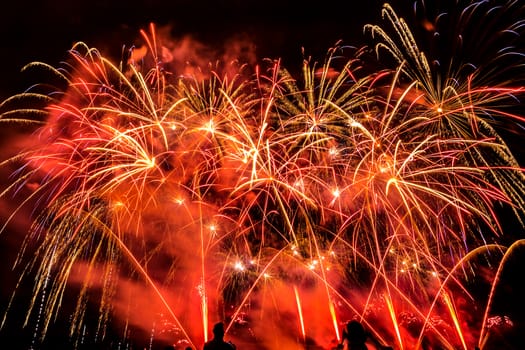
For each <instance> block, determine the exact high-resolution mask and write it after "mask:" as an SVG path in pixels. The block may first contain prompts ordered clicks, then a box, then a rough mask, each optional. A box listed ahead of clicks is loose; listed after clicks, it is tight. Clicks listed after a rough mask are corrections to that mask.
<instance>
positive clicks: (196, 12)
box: [0, 0, 382, 96]
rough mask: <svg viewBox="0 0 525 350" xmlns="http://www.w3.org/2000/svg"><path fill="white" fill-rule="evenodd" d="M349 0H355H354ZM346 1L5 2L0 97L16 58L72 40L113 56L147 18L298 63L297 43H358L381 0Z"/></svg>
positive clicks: (53, 59)
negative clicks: (243, 41) (241, 40)
mask: <svg viewBox="0 0 525 350" xmlns="http://www.w3.org/2000/svg"><path fill="white" fill-rule="evenodd" d="M355 3H357V2H355ZM366 4H367V6H365V5H356V4H354V5H352V6H350V7H348V6H347V5H345V2H344V1H336V0H327V1H323V2H322V4H320V5H313V4H309V3H306V2H300V1H295V2H294V1H288V0H282V1H276V0H270V1H242V0H237V1H236V0H222V1H208V2H206V1H192V0H174V1H160V0H153V1H145V0H143V1H139V0H133V1H121V0H118V1H102V0H93V1H64V0H44V1H35V0H31V1H10V2H9V5H8V6H4V7H3V8H2V11H1V12H0V32H1V33H2V40H1V42H0V51H1V52H2V58H1V65H0V67H1V68H0V69H1V72H0V73H1V74H0V76H1V77H2V78H1V79H0V92H1V93H2V95H3V96H5V95H11V94H12V93H14V92H19V91H20V89H23V88H26V87H27V86H26V85H24V83H25V81H24V80H23V79H24V77H23V76H22V75H20V69H21V68H22V66H23V65H25V64H27V63H30V62H32V61H42V62H46V63H49V64H52V65H56V64H57V63H58V62H59V61H60V60H61V59H63V58H64V57H65V56H66V51H67V50H68V49H70V48H71V45H72V44H74V43H75V42H77V41H83V42H85V43H87V44H88V45H89V46H91V47H96V48H98V49H99V50H101V51H102V52H103V53H104V54H105V55H107V56H110V57H113V58H114V59H115V60H117V61H118V59H119V57H118V56H119V54H120V52H121V48H122V46H123V45H126V46H128V47H129V46H130V45H132V44H133V43H134V41H135V40H136V39H137V38H138V37H139V34H138V32H139V30H140V29H145V28H147V27H148V25H149V23H151V22H153V23H155V24H156V25H157V26H164V25H170V26H171V28H172V34H173V37H174V38H177V37H182V36H184V35H187V34H191V35H192V37H193V38H195V39H196V40H199V41H201V42H203V43H205V44H208V45H212V46H214V45H218V44H220V43H222V42H224V41H225V40H227V39H229V38H232V37H238V36H240V35H242V36H244V37H245V38H249V40H251V41H252V42H253V43H254V45H255V47H256V53H257V56H258V58H277V57H279V58H282V59H283V60H284V62H285V63H289V64H290V65H296V66H300V64H301V60H302V53H301V49H302V48H305V52H306V53H307V54H309V55H313V56H314V57H318V58H321V57H322V56H323V55H324V54H325V53H326V51H327V49H329V48H330V47H331V46H333V45H334V44H335V43H336V41H338V40H343V42H344V43H345V44H348V45H359V44H360V43H361V42H362V40H363V31H362V26H363V24H365V23H369V22H377V20H378V19H379V18H380V9H381V4H382V1H379V0H371V1H367V2H366Z"/></svg>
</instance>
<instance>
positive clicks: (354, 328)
mask: <svg viewBox="0 0 525 350" xmlns="http://www.w3.org/2000/svg"><path fill="white" fill-rule="evenodd" d="M345 331H346V332H345V336H346V339H347V340H348V342H349V343H350V344H352V345H361V344H364V343H365V342H366V332H365V329H364V328H363V325H362V324H361V323H360V322H359V321H357V320H352V321H349V322H348V323H347V324H346V329H345Z"/></svg>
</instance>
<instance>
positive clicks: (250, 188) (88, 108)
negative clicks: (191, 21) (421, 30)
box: [1, 3, 525, 349]
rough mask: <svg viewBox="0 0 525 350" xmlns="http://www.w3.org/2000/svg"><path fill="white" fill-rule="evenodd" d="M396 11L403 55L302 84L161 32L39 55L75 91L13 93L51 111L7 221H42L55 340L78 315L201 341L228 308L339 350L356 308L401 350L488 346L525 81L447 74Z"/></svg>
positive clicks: (361, 54) (239, 337)
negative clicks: (114, 57) (177, 54)
mask: <svg viewBox="0 0 525 350" xmlns="http://www.w3.org/2000/svg"><path fill="white" fill-rule="evenodd" d="M507 7H508V8H509V9H510V10H516V4H515V3H512V4H508V6H507ZM519 9H520V10H523V9H521V7H520V8H519ZM481 10H484V8H483V6H481V5H479V6H478V5H471V6H470V7H466V8H465V9H464V11H463V12H462V13H463V17H461V18H472V17H475V14H476V13H477V12H476V11H481ZM383 14H384V16H385V17H386V19H387V24H388V25H389V26H391V27H392V28H393V32H392V33H389V31H388V30H387V29H385V28H383V27H381V26H378V25H368V26H366V27H365V28H366V29H367V31H368V32H370V33H372V35H373V37H374V38H375V39H376V40H377V42H376V44H377V46H376V52H377V54H378V55H382V54H383V52H386V53H387V54H389V55H390V57H389V58H392V57H393V58H394V60H393V63H392V64H393V66H392V67H388V68H386V69H377V66H375V64H377V62H376V61H375V60H373V62H371V61H370V60H372V58H371V57H368V56H367V55H368V54H369V53H370V51H371V50H369V49H368V48H363V49H360V50H350V49H349V48H347V47H345V46H342V45H336V46H335V47H333V48H332V49H330V50H329V51H328V54H327V56H326V58H325V61H324V62H323V64H321V65H319V63H317V62H316V61H314V60H312V59H305V60H304V62H303V66H302V75H300V76H299V77H295V76H294V75H293V74H291V73H290V72H289V71H288V70H287V69H286V68H284V67H283V66H282V64H281V62H280V61H279V60H264V61H263V62H261V63H260V64H258V65H252V64H251V62H247V63H246V64H245V63H243V62H238V61H237V62H234V63H229V62H228V63H227V64H226V63H224V62H219V63H216V64H209V65H206V66H202V67H191V69H187V67H184V68H182V69H181V68H180V65H177V64H174V63H173V64H172V60H173V59H174V57H173V55H170V52H169V49H168V48H167V46H165V45H164V44H163V43H162V39H161V38H159V37H157V34H156V31H155V28H154V26H153V25H152V26H151V28H150V29H151V30H150V31H149V32H146V31H143V32H142V33H141V34H142V40H143V41H144V45H143V46H141V48H140V49H135V50H130V52H129V55H128V56H129V57H126V59H124V60H123V61H122V63H121V64H120V65H115V64H114V63H112V62H111V61H110V60H109V59H107V58H105V57H104V56H103V55H102V54H101V53H100V52H99V51H98V50H96V49H93V48H90V47H88V46H87V45H85V44H83V43H78V44H76V45H75V46H74V47H73V48H72V49H71V51H70V60H69V61H68V63H67V65H65V66H64V67H61V68H54V67H51V66H49V65H46V64H42V63H33V64H30V65H29V66H28V67H27V69H30V68H39V67H40V68H44V69H45V70H46V71H48V72H50V73H51V74H52V76H53V80H54V81H55V82H56V83H57V84H56V85H57V86H58V87H52V88H51V87H50V86H49V85H43V84H39V85H37V86H34V87H33V88H32V89H31V90H30V91H27V92H24V93H23V94H21V95H16V96H13V97H11V98H9V99H7V100H6V101H4V103H3V104H2V105H1V108H2V111H3V114H2V118H3V121H5V122H14V123H16V124H15V125H21V126H22V125H26V124H27V125H29V126H32V125H35V126H34V127H33V130H32V131H33V134H32V135H31V138H30V140H28V141H26V142H24V144H23V145H22V146H21V147H20V149H19V151H17V153H16V154H15V155H14V156H13V157H9V158H8V159H6V160H5V161H4V162H3V165H4V167H6V168H9V167H10V166H12V167H14V169H15V174H16V176H15V177H13V180H12V181H11V182H9V183H8V184H6V185H5V188H4V190H3V192H2V198H3V199H7V198H8V196H9V195H11V194H16V197H15V198H17V199H19V200H18V201H17V203H16V205H15V206H14V207H13V208H12V210H10V211H9V214H7V216H6V223H5V224H4V227H3V230H4V231H5V230H7V229H10V227H11V224H12V223H13V222H14V221H15V218H16V217H18V216H19V215H20V214H25V212H26V211H27V210H28V208H29V210H30V211H31V212H32V214H34V215H32V216H31V226H30V229H29V234H28V235H27V237H26V240H25V244H24V246H23V249H22V250H21V252H20V254H19V259H18V261H17V262H18V263H20V264H21V263H27V265H24V266H27V267H26V268H24V270H23V273H22V274H21V275H22V276H21V281H22V279H23V277H25V276H34V281H35V283H34V285H33V297H32V299H31V301H30V305H29V309H28V312H27V317H26V325H28V324H32V325H34V327H35V334H37V337H39V341H44V338H45V335H46V333H47V331H48V329H49V328H50V327H52V325H53V322H54V321H55V319H57V318H59V315H61V317H62V316H63V317H65V316H64V315H67V317H68V318H69V320H70V321H71V327H70V334H69V337H70V338H71V339H72V342H73V343H74V344H75V346H77V347H78V346H81V345H82V344H84V343H85V342H87V340H86V337H85V335H86V332H87V333H90V334H91V335H93V337H92V338H93V340H90V341H93V342H95V343H97V342H99V343H104V342H109V340H107V339H109V338H111V336H110V335H109V333H111V332H110V331H111V330H112V329H113V327H117V328H118V327H123V328H122V329H123V330H121V329H119V331H118V332H121V333H119V334H120V341H121V342H124V343H126V344H132V341H131V339H133V336H134V335H133V332H131V331H130V329H138V330H151V329H153V330H151V334H153V335H152V336H151V338H155V339H160V340H162V341H169V342H172V343H175V342H177V341H178V342H180V343H181V344H182V343H184V344H190V345H193V346H200V344H201V343H202V342H204V341H205V340H207V339H208V329H209V325H210V324H211V323H213V322H214V321H216V320H221V321H227V332H229V333H228V334H229V335H231V337H233V338H234V340H235V341H236V342H238V343H239V344H241V343H242V342H253V341H257V342H258V343H259V344H260V346H261V348H266V347H268V348H279V349H301V348H304V347H305V346H306V347H307V346H309V345H310V343H311V342H315V343H316V344H319V346H323V347H325V348H326V347H328V346H329V344H330V342H331V341H333V340H334V339H335V341H336V342H339V341H340V340H341V339H340V335H339V329H338V327H339V326H340V324H338V322H344V321H345V320H348V319H350V318H353V317H356V318H359V319H360V320H362V322H363V323H364V324H365V325H366V326H367V328H368V329H369V330H370V332H371V333H373V334H375V335H376V337H377V338H378V339H380V340H381V341H383V342H385V343H390V344H392V345H394V346H396V347H399V348H400V349H412V348H413V349H417V348H419V347H421V346H429V347H431V346H436V347H440V348H443V347H444V348H449V349H453V348H465V349H466V348H471V347H473V346H475V345H479V344H487V337H489V336H490V334H488V333H487V332H486V328H484V327H486V325H487V323H488V319H489V317H490V316H489V315H490V313H491V309H490V307H492V305H493V297H494V293H495V289H496V284H497V282H498V281H499V279H500V277H501V273H502V272H501V271H502V269H503V265H499V267H498V269H497V272H496V275H495V277H494V276H493V278H492V279H489V281H492V282H493V283H492V284H491V285H490V288H489V289H490V290H489V292H488V296H486V300H485V304H486V308H484V309H483V311H481V312H478V315H477V316H478V319H476V320H475V321H472V322H471V324H475V325H476V327H467V326H466V325H465V324H464V323H462V322H463V319H464V317H466V316H465V315H464V314H463V313H464V312H465V310H466V309H467V308H468V307H470V306H472V305H475V306H476V307H480V306H479V305H481V304H482V303H483V302H480V300H478V299H477V298H476V296H475V293H477V292H478V291H477V290H473V287H472V285H471V281H472V280H474V279H476V278H478V276H479V275H480V274H481V271H480V270H481V267H484V268H487V270H488V269H489V267H490V266H491V264H497V263H499V262H500V261H501V262H505V261H508V260H509V256H510V255H512V253H513V252H514V250H515V247H519V246H520V243H519V242H521V241H520V239H521V237H519V236H518V237H517V238H516V237H513V238H510V239H509V238H507V235H506V232H505V229H504V226H505V225H504V224H503V223H502V213H505V214H506V212H512V214H513V215H512V217H511V220H513V221H514V222H515V223H516V224H518V225H519V226H518V227H520V232H521V231H522V230H523V222H524V221H523V220H524V218H525V185H524V184H525V181H524V180H525V174H524V171H523V169H522V168H521V167H520V166H519V162H518V159H517V158H516V156H515V154H514V153H513V150H512V149H511V148H510V147H509V146H508V145H507V143H506V142H505V136H504V134H503V133H501V132H500V130H501V127H500V124H502V123H503V121H506V120H510V121H511V122H512V123H513V124H514V125H520V126H522V125H523V123H524V121H525V117H524V116H522V115H521V114H519V113H517V112H515V111H516V110H519V108H518V109H514V111H513V110H511V109H510V105H511V104H512V103H514V106H516V105H517V106H518V107H520V106H521V105H520V104H519V102H518V101H519V100H518V97H519V96H520V95H522V94H523V92H524V88H523V87H522V86H520V85H519V84H517V85H516V83H515V82H513V81H508V80H505V81H504V82H501V83H500V82H497V81H495V82H494V84H491V83H490V82H491V80H490V79H488V77H493V74H492V71H489V72H488V73H486V72H485V71H484V68H485V67H484V66H480V67H479V68H478V67H472V66H470V65H469V64H468V62H464V63H463V64H460V65H456V63H455V62H456V60H458V59H459V58H458V57H455V58H454V64H451V65H450V67H451V69H450V71H448V72H447V74H448V75H447V76H444V75H443V71H442V70H441V69H435V68H434V66H433V65H431V64H429V62H428V59H427V57H426V55H425V53H424V51H422V50H421V49H420V48H419V47H418V43H417V41H416V39H415V38H414V35H413V33H412V32H411V31H410V29H409V27H408V25H407V24H406V23H405V21H404V20H403V19H402V18H400V17H398V15H397V14H396V13H395V11H394V10H393V9H392V7H390V6H389V5H388V4H387V5H385V6H384V8H383ZM425 23H426V22H425ZM428 23H430V22H428ZM428 23H427V24H428ZM435 27H436V26H434V25H427V26H426V28H431V29H432V28H435ZM521 27H522V24H521V25H518V24H515V23H514V24H510V25H509V27H508V28H512V30H513V31H514V32H516V33H518V32H519V30H520V29H521ZM508 30H511V29H508ZM518 49H519V48H516V50H518ZM383 50H385V51H383ZM502 52H503V53H508V55H505V60H506V62H507V60H508V59H509V57H510V58H513V57H520V58H521V56H520V55H518V54H517V53H515V52H514V51H512V53H511V51H509V50H507V49H505V50H504V51H502ZM516 52H517V51H516ZM380 57H383V56H380ZM495 59H496V60H499V59H502V58H501V57H500V56H497V55H496V58H495ZM248 63H250V64H248ZM466 66H469V67H470V68H471V69H470V70H468V72H467V70H466V69H465V67H466ZM371 67H373V68H376V69H375V70H374V69H371ZM457 67H459V68H457ZM488 67H489V68H490V67H493V66H492V65H488ZM21 104H22V106H23V107H20V105H21ZM27 106H29V107H27ZM502 208H503V209H502ZM508 217H509V216H508V215H507V216H506V217H505V218H506V219H508ZM501 237H505V241H506V242H508V241H509V240H513V242H512V243H514V245H512V248H511V249H508V248H506V245H505V244H504V243H502V242H500V240H499V239H500V238H501ZM29 253H30V254H29ZM33 253H34V255H33V256H31V254H33ZM502 256H503V257H502ZM498 257H499V259H498ZM485 261H487V262H488V264H487V263H484V262H485ZM71 293H74V295H75V298H74V300H75V301H76V304H75V306H74V307H72V308H71V309H69V310H63V309H64V305H63V301H64V300H65V299H66V298H67V297H70V294H71ZM460 301H461V302H460ZM480 308H482V306H481V307H480ZM94 310H95V311H94ZM93 315H95V316H96V317H94V316H93ZM8 319H9V318H8V317H6V318H5V320H4V324H5V322H9V321H8ZM93 320H95V321H93ZM115 325H118V326H115ZM122 325H123V326H122ZM334 328H335V329H334ZM298 329H299V330H300V332H299V333H300V334H299V333H298V331H297V330H298ZM489 333H490V332H489ZM299 338H300V339H299ZM298 339H299V340H298ZM151 341H152V340H151V339H150V347H151Z"/></svg>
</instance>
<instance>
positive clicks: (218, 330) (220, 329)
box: [213, 322, 224, 340]
mask: <svg viewBox="0 0 525 350" xmlns="http://www.w3.org/2000/svg"><path fill="white" fill-rule="evenodd" d="M213 337H214V338H215V339H221V340H222V338H224V324H223V323H222V322H217V323H216V324H215V325H213Z"/></svg>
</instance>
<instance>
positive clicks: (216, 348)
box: [204, 322, 236, 350]
mask: <svg viewBox="0 0 525 350" xmlns="http://www.w3.org/2000/svg"><path fill="white" fill-rule="evenodd" d="M235 349H236V347H235V345H233V343H231V342H225V341H224V324H223V323H222V322H218V323H216V324H215V325H214V326H213V339H211V340H210V341H208V342H206V343H205V344H204V350H235Z"/></svg>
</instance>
